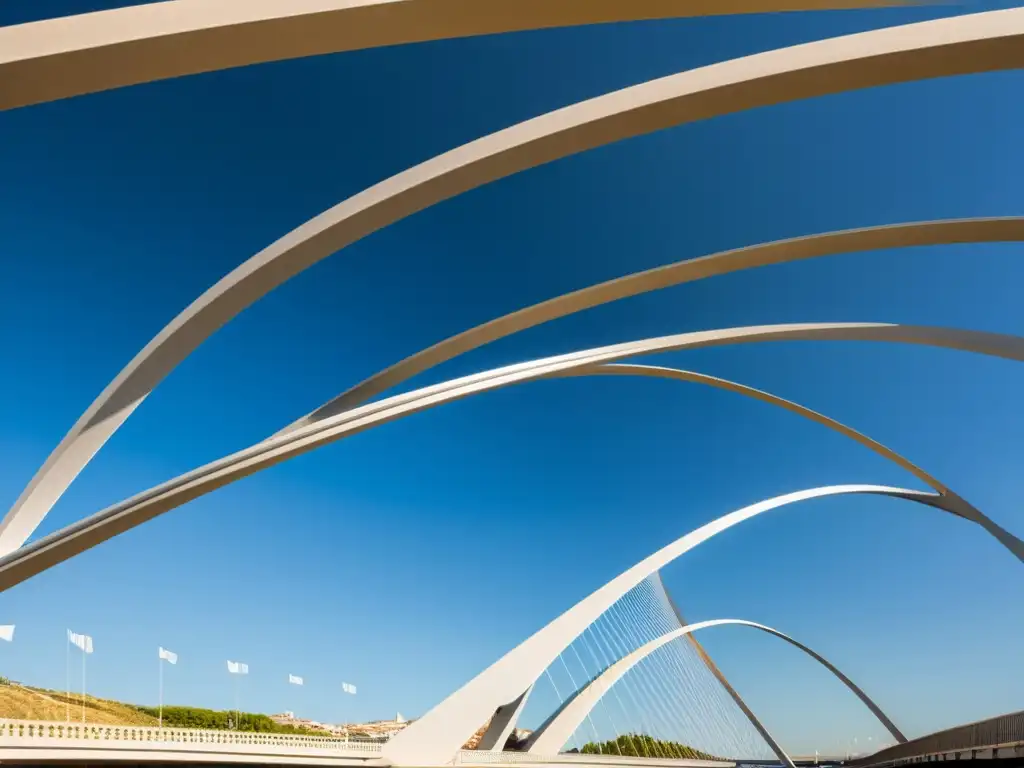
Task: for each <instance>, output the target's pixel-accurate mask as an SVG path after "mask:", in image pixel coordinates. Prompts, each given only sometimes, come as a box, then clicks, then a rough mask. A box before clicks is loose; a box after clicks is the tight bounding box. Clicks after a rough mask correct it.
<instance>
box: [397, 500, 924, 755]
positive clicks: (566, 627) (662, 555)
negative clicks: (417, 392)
mask: <svg viewBox="0 0 1024 768" xmlns="http://www.w3.org/2000/svg"><path fill="white" fill-rule="evenodd" d="M865 493H866V494H876V495H882V496H891V497H893V498H902V499H908V500H910V501H916V502H920V503H922V504H927V505H929V506H934V505H935V504H936V503H937V502H938V500H939V499H940V498H941V497H939V496H937V495H935V494H931V493H923V492H921V491H910V490H906V489H903V488H890V487H887V486H877V485H837V486H828V487H825V488H813V489H811V490H807V491H798V492H796V493H788V494H785V495H784V496H776V497H775V498H773V499H767V500H765V501H762V502H758V503H757V504H752V505H750V506H749V507H744V508H743V509H740V510H737V511H736V512H732V513H730V514H728V515H723V516H722V517H720V518H718V519H717V520H714V521H712V522H710V523H708V524H706V525H704V526H702V527H700V528H698V529H697V530H695V531H692V532H691V533H688V534H686V535H685V536H683V537H682V538H680V539H677V540H676V541H674V542H672V543H671V544H669V545H668V546H666V547H663V548H662V549H660V550H658V551H657V552H655V553H654V554H653V555H650V556H649V557H647V558H645V559H644V560H642V561H640V562H639V563H637V564H636V565H634V566H633V567H632V568H630V569H628V570H626V571H624V572H623V573H621V574H620V575H619V576H617V577H616V578H614V579H612V580H611V581H609V582H608V583H607V584H605V585H604V586H603V587H601V588H600V589H598V590H597V591H596V592H594V593H592V594H591V595H590V596H588V597H586V598H584V599H583V600H581V601H580V602H578V603H577V604H576V605H574V606H573V607H572V608H570V609H569V610H568V611H566V612H565V613H563V614H562V615H561V616H559V617H558V618H556V619H555V620H554V621H552V622H551V623H550V624H548V625H547V626H545V627H544V628H543V629H541V630H539V631H537V632H536V633H534V634H533V635H532V636H531V637H529V638H528V639H527V640H525V641H524V642H522V643H521V644H520V645H518V646H517V647H516V648H514V649H512V650H511V651H509V652H508V653H507V654H505V655H504V656H503V657H502V658H501V659H499V660H498V661H496V662H495V663H494V664H492V665H491V666H490V667H488V668H487V669H485V670H484V671H483V672H481V673H480V674H479V675H477V676H476V677H474V678H473V679H472V680H470V681H469V682H468V683H466V684H465V685H464V686H462V688H460V689H459V690H457V691H456V692H455V693H453V694H452V695H451V696H449V697H448V698H447V699H445V700H444V701H442V702H441V703H440V704H438V705H437V706H436V707H434V708H433V709H431V710H430V711H429V712H427V714H425V715H424V716H423V717H421V718H419V719H418V720H416V722H414V723H413V724H412V725H410V726H409V727H407V728H405V729H404V730H402V731H401V732H399V733H397V734H395V735H394V736H393V737H392V738H391V740H390V741H389V742H388V743H387V744H385V745H384V753H383V755H384V757H385V758H386V759H388V760H390V761H391V762H392V763H394V764H395V765H412V764H414V763H415V764H416V765H443V764H445V763H446V762H448V761H450V760H451V759H452V755H454V754H455V752H456V751H457V750H458V749H459V747H460V746H461V745H462V744H464V743H465V741H466V739H467V738H469V736H470V735H471V734H472V733H473V732H474V731H475V730H476V729H477V728H479V727H480V724H481V723H482V722H483V721H484V720H486V719H487V717H488V715H490V713H491V712H493V711H494V710H495V709H496V708H497V707H498V706H499V705H501V704H503V703H504V702H506V701H509V700H511V699H512V698H514V697H515V696H517V695H518V694H519V693H520V692H521V691H522V690H523V687H524V686H525V685H528V684H529V683H530V682H532V681H534V680H536V679H537V678H538V677H540V675H542V674H543V673H544V670H545V669H546V668H547V667H548V665H550V664H551V663H552V662H553V661H554V660H555V659H557V658H558V654H560V653H561V652H562V651H563V650H564V649H565V648H566V647H567V646H568V645H569V644H570V643H572V642H573V641H574V640H575V639H576V638H577V637H578V636H579V635H580V634H581V633H582V632H583V631H584V630H585V629H586V628H587V627H588V626H590V625H591V624H592V623H593V622H594V621H596V620H597V619H598V618H599V617H600V616H601V614H603V613H604V612H605V611H606V610H608V609H609V608H610V607H611V606H612V605H613V604H614V603H615V602H616V601H617V600H618V599H619V598H621V597H622V596H623V595H625V594H626V593H627V592H628V591H629V590H631V589H632V588H633V587H635V586H636V585H637V584H639V583H640V582H641V581H643V580H644V579H645V578H647V577H648V576H650V575H651V574H652V573H655V572H656V571H659V570H661V569H662V568H663V567H664V566H665V565H667V564H668V563H670V562H672V561H673V560H675V559H676V558H678V557H680V556H681V555H683V554H685V553H686V552H688V551H690V550H691V549H693V548H694V547H696V546H697V545H698V544H701V543H703V542H705V541H707V540H708V539H710V538H712V537H713V536H715V535H716V534H719V533H721V532H722V531H725V530H728V529H729V528H731V527H732V526H734V525H737V524H738V523H741V522H743V521H744V520H749V519H750V518H752V517H756V516H757V515H760V514H762V513H764V512H768V511H769V510H772V509H776V508H778V507H782V506H785V505H787V504H792V503H794V502H798V501H805V500H808V499H815V498H822V497H825V496H838V495H847V494H865ZM559 746H561V745H559Z"/></svg>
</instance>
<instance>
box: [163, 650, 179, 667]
mask: <svg viewBox="0 0 1024 768" xmlns="http://www.w3.org/2000/svg"><path fill="white" fill-rule="evenodd" d="M160 658H161V659H163V660H164V661H166V662H168V663H170V664H177V663H178V654H176V653H171V652H170V651H168V650H167V649H166V648H161V649H160Z"/></svg>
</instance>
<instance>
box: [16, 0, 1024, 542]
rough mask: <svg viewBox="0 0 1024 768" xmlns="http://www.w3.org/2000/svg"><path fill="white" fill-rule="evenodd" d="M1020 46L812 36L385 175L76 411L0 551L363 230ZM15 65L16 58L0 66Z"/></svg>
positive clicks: (960, 27)
mask: <svg viewBox="0 0 1024 768" xmlns="http://www.w3.org/2000/svg"><path fill="white" fill-rule="evenodd" d="M193 6H197V2H195V0H194V2H193ZM155 7H157V8H158V9H159V8H160V7H161V6H160V5H158V6H155ZM164 7H165V8H167V7H169V6H164ZM218 7H219V6H218ZM141 8H143V9H145V8H146V6H141ZM140 12H142V13H144V12H145V10H143V11H140ZM156 12H159V10H158V11H156ZM94 20H95V17H94ZM58 21H60V20H55V22H54V23H57V22H58ZM72 27H73V24H72ZM72 27H68V29H70V28H72ZM59 28H60V27H59V26H57V27H51V28H50V30H51V32H53V31H54V30H57V29H59ZM39 29H40V27H34V26H33V25H20V26H18V27H12V28H9V29H7V30H6V31H4V32H3V34H4V35H5V37H4V38H2V39H0V41H2V42H3V43H4V44H3V45H2V46H0V50H3V51H7V52H8V53H6V61H7V63H8V64H11V62H12V60H13V62H14V63H17V61H18V60H19V59H21V60H24V61H25V62H31V61H33V60H35V61H36V64H39V65H41V64H45V63H46V61H52V62H57V61H59V56H56V55H52V54H54V53H55V52H54V51H50V52H49V53H40V52H39V50H38V48H39V46H40V45H41V43H40V40H39V32H38V30H39ZM107 31H108V32H109V30H107ZM93 33H95V34H97V35H99V37H98V38H96V39H93V40H91V41H90V42H91V43H96V42H97V40H100V42H102V34H99V32H96V30H95V29H94V30H93ZM51 37H52V38H53V39H55V40H56V39H57V37H54V36H52V35H51ZM1022 43H1024V8H1016V9H1008V10H1000V11H988V12H984V13H977V14H971V15H968V16H959V17H953V18H947V19H939V20H935V21H926V22H919V23H916V24H907V25H902V26H896V27H889V28H886V29H877V30H873V31H869V32H862V33H858V34H853V35H846V36H843V37H836V38H830V39H827V40H819V41H815V42H811V43H805V44H802V45H797V46H793V47H790V48H783V49H779V50H775V51H768V52H765V53H760V54H755V55H752V56H746V57H743V58H739V59H734V60H731V61H726V62H721V63H718V64H712V65H710V66H707V67H700V68H698V69H694V70H690V71H687V72H682V73H679V74H676V75H670V76H668V77H663V78H660V79H657V80H651V81H648V82H646V83H641V84H639V85H635V86H631V87H628V88H624V89H622V90H619V91H615V92H612V93H608V94H605V95H603V96H599V97H596V98H594V99H590V100H587V101H583V102H579V103H577V104H574V105H571V106H569V107H565V108H563V109H559V110H556V111H554V112H550V113H548V114H546V115H541V116H539V117H536V118H533V119H531V120H527V121H525V122H523V123H520V124H518V125H515V126H512V127H510V128H506V129H504V130H502V131H498V132H497V133H493V134H491V135H489V136H485V137H483V138H480V139H477V140H475V141H473V142H470V143H468V144H465V145H463V146H461V147H458V148H456V149H454V150H451V151H449V152H447V153H445V154H442V155H439V156H437V157H435V158H433V159H432V160H428V161H426V162H424V163H421V164H420V165H418V166H414V167H413V168H410V169H408V170H406V171H404V172H402V173H399V174H398V175H396V176H392V177H391V178H390V179H387V180H385V181H382V182H380V183H378V184H377V185H375V186H373V187H370V188H368V189H366V190H364V191H363V192H361V193H359V194H357V195H355V196H354V197H351V198H349V199H348V200H346V201H344V202H342V203H339V204H338V205H336V206H335V207H334V208H331V209H329V210H328V211H325V212H324V213H321V214H320V215H319V216H317V217H315V218H313V219H311V220H310V221H308V222H306V223H305V224H303V225H301V226H300V227H298V228H297V229H295V230H293V231H292V232H291V233H289V234H287V235H285V236H284V237H282V238H281V239H279V240H278V241H277V242H275V243H273V244H271V245H270V246H268V247H267V248H265V249H264V250H263V251H261V252H260V253H258V254H256V255H255V256H253V257H252V258H250V259H249V260H248V261H246V262H245V263H243V264H242V265H240V266H239V267H237V268H236V269H235V270H233V271H232V272H230V273H229V274H228V275H226V276H225V277H224V278H222V279H221V280H220V281H218V282H217V283H216V284H215V285H214V286H213V287H211V288H210V289H208V290H207V291H206V292H205V293H203V294H202V295H201V296H200V297H199V298H198V299H196V300H195V301H194V302H193V303H192V304H190V305H189V306H188V307H187V308H186V309H185V310H183V311H182V312H181V313H180V314H179V315H178V316H177V317H176V318H175V319H174V320H172V321H171V323H170V324H168V325H167V326H166V327H165V328H164V329H163V330H162V331H161V332H160V333H159V334H157V336H156V337H154V338H153V339H152V340H151V341H150V342H149V343H148V344H147V345H146V346H145V347H144V348H143V349H142V350H141V351H140V352H139V353H138V354H137V355H136V356H135V358H133V360H132V361H130V362H129V363H128V365H127V366H125V368H123V369H122V370H121V372H120V373H119V374H118V376H117V377H116V378H115V379H114V380H113V381H112V382H111V383H110V384H109V385H108V386H107V387H106V389H104V391H103V392H102V393H100V395H99V397H97V399H96V400H95V401H94V402H93V403H92V405H90V406H89V408H88V409H87V410H86V411H85V413H83V414H82V416H81V417H79V420H78V421H77V422H76V423H75V425H74V426H73V427H72V428H71V430H70V431H69V432H68V434H67V435H66V436H65V437H64V438H63V439H62V440H61V442H60V443H59V444H58V446H57V447H56V448H55V449H54V451H53V452H52V453H51V454H50V456H49V457H48V458H47V460H46V461H45V462H44V464H43V466H42V467H41V468H40V469H39V470H38V471H37V473H36V475H35V476H34V477H33V478H32V480H31V481H30V482H29V485H28V486H27V487H26V488H25V490H24V491H23V493H22V494H21V495H20V496H19V498H18V499H17V501H16V502H15V504H14V506H13V507H12V508H11V510H10V511H9V512H8V513H7V516H6V517H5V518H4V520H3V521H2V522H0V553H7V552H10V551H12V550H15V549H17V548H18V547H20V546H21V545H22V544H23V543H24V542H25V541H26V540H27V539H28V537H29V536H30V535H31V533H32V531H34V530H35V528H36V527H37V526H38V525H39V523H40V522H41V521H42V519H43V518H44V517H45V515H46V514H47V513H48V512H49V510H50V508H51V507H52V506H53V504H54V503H56V501H57V499H59V498H60V496H61V495H62V494H63V493H64V491H65V490H66V489H67V487H68V485H70V483H71V482H72V481H73V480H74V478H75V477H76V476H77V475H78V473H79V472H80V471H81V470H82V468H83V467H84V466H85V465H86V464H87V463H88V462H89V461H90V460H91V458H92V457H93V456H94V455H95V453H96V452H97V451H98V450H99V449H100V448H102V446H103V445H104V444H105V443H106V441H107V440H108V439H109V438H110V437H111V435H113V434H114V432H116V431H117V429H118V428H119V427H120V426H121V424H123V423H124V421H125V420H126V419H127V418H128V417H129V416H130V415H131V413H132V412H133V411H134V409H135V408H136V407H138V405H139V404H140V403H141V402H142V400H143V399H145V397H146V396H147V395H148V394H149V393H150V392H151V391H152V390H153V388H154V387H156V386H157V385H158V384H159V383H160V382H161V381H162V380H163V379H164V378H165V377H166V376H167V375H168V374H169V373H170V372H171V371H172V370H173V369H174V368H175V367H176V366H177V365H178V364H179V363H180V362H181V361H182V360H184V359H185V358H186V357H187V356H188V355H189V354H191V353H192V351H194V350H195V349H196V348H197V347H198V346H199V345H200V344H201V343H202V342H203V341H204V340H205V339H207V338H208V337H209V336H210V335H212V334H213V333H214V332H215V331H216V330H217V329H218V328H220V326H222V325H223V324H225V323H227V322H228V321H229V320H231V319H232V318H233V317H235V316H236V315H237V314H238V313H239V312H241V311H242V310H244V309H245V308H246V307H248V306H250V305H251V304H252V303H254V302H255V301H257V300H259V299H260V298H261V297H262V296H264V295H265V294H266V293H268V292H269V291H271V290H273V289H274V288H276V287H277V286H278V285H281V284H282V283H284V282H286V281H287V280H288V279H290V278H291V277H293V276H294V275H296V274H298V273H299V272H301V271H303V270H305V269H306V268H308V267H310V266H312V265H313V264H315V263H316V262H318V261H320V260H321V259H324V258H326V257H327V256H329V255H330V254H332V253H334V252H335V251H337V250H339V249H341V248H344V247H345V246H347V245H350V244H351V243H353V242H355V241H357V240H359V239H361V238H363V237H365V236H366V235H368V234H370V233H371V232H374V231H376V230H378V229H380V228H382V227H384V226H387V225H388V224H391V223H394V222H395V221H398V220H400V219H402V218H405V217H407V216H409V215H412V214H413V213H416V212H418V211H420V210H423V209H425V208H427V207H430V206H431V205H434V204H436V203H438V202H441V201H443V200H446V199H448V198H451V197H454V196H456V195H459V194H461V193H462V192H466V191H468V190H470V189H474V188H476V187H480V186H483V185H484V184H487V183H489V182H491V181H495V180H497V179H500V178H504V177H506V176H509V175H512V174H514V173H517V172H519V171H522V170H526V169H528V168H532V167H535V166H538V165H542V164H545V163H548V162H551V161H553V160H557V159H560V158H562V157H567V156H569V155H572V154H575V153H578V152H582V151H585V150H587V149H592V148H594V147H598V146H603V145H606V144H609V143H612V142H615V141H618V140H621V139H625V138H630V137H633V136H639V135H642V134H645V133H650V132H653V131H656V130H660V129H663V128H667V127H671V126H674V125H681V124H684V123H687V122H692V121H695V120H702V119H707V118H710V117H715V116H718V115H724V114H729V113H734V112H739V111H743V110H745V109H750V108H753V107H760V106H768V105H771V104H779V103H783V102H787V101H793V100H797V99H804V98H811V97H814V96H822V95H826V94H831V93H839V92H844V91H848V90H853V89H859V88H866V87H871V86H878V85H888V84H892V83H898V82H907V81H913V80H923V79H928V78H936V77H943V76H949V75H960V74H969V73H978V72H987V71H994V70H1002V69H1014V68H1019V67H1021V66H1024V44H1022ZM126 45H128V44H126ZM72 47H73V46H72ZM128 47H130V45H129V46H128ZM56 53H59V51H57V52H56ZM51 55H52V56H51ZM48 57H50V58H48ZM101 58H102V57H101ZM2 62H3V60H0V63H2ZM26 66H27V64H26ZM225 66H230V62H227V63H225ZM213 68H216V67H213ZM12 71H13V72H16V68H15V69H14V70H10V69H9V70H8V74H11V72H12ZM23 71H24V70H23ZM44 74H45V70H44ZM147 77H149V76H148V75H147ZM22 79H23V78H22V77H15V76H13V74H12V75H11V76H9V77H5V78H3V80H0V82H3V83H5V86H4V87H5V88H13V87H14V86H13V85H11V84H12V83H14V82H18V81H20V80H22ZM144 79H145V78H144ZM150 79H151V78H150ZM14 101H15V103H17V99H15V100H14Z"/></svg>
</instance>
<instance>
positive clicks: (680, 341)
mask: <svg viewBox="0 0 1024 768" xmlns="http://www.w3.org/2000/svg"><path fill="white" fill-rule="evenodd" d="M792 340H846V341H852V340H858V341H888V342H902V343H907V344H922V345H926V346H934V347H945V348H948V349H961V350H964V351H971V352H977V353H980V354H987V355H993V356H996V357H1004V358H1008V359H1011V360H1024V339H1022V338H1018V337H1015V336H1006V335H1003V334H996V333H986V332H981V331H965V330H962V329H956V328H937V327H928V326H913V325H891V324H885V323H793V324H788V325H766V326H748V327H744V328H728V329H718V330H714V331H697V332H693V333H683V334H678V335H676V336H663V337H660V338H655V339H644V340H643V341H633V342H628V343H625V344H613V345H611V346H607V347H598V348H596V349H590V350H585V351H582V352H572V353H569V354H566V355H558V356H555V357H549V358H544V359H541V360H533V361H530V362H527V363H517V364H515V365H509V366H505V367H503V368H497V369H494V370H490V371H485V372H483V373H477V374H473V375H470V376H463V377H461V378H458V379H453V380H451V381H446V382H443V383H441V384H435V385H432V386H429V387H423V388H422V389H418V390H415V391H413V392H407V393H404V394H400V395H394V396H392V397H390V398H387V399H384V400H379V401H376V402H373V403H368V404H366V405H363V406H360V407H359V408H355V409H353V410H351V411H345V412H344V413H341V414H339V415H338V416H336V417H333V418H331V419H326V420H324V421H322V422H317V423H316V424H312V425H310V426H308V427H303V428H302V429H298V430H295V431H294V432H290V433H288V434H286V435H281V436H278V437H273V438H269V439H267V440H264V441H262V442H260V443H257V444H256V445H253V446H250V447H249V448H246V449H245V450H243V451H239V452H238V453H234V454H232V455H230V456H225V457H224V458H221V459H218V460H217V461H213V462H211V463H209V464H206V465H204V466H202V467H199V468H197V469H194V470H192V471H191V472H186V473H185V474H183V475H179V476H178V477H176V478H174V479H172V480H169V481H167V482H165V483H162V484H161V485H158V486H156V487H154V488H151V489H149V490H147V491H144V492H142V493H140V494H137V495H136V496H134V497H132V498H130V499H127V500H125V501H122V502H120V503H118V504H114V505H113V506H110V507H108V508H107V509H105V510H103V511H102V512H98V513H96V514H94V515H91V516H90V517H88V518H86V519H84V520H81V521H79V522H77V523H74V524H72V525H69V526H67V527H66V528H64V529H62V530H60V531H57V532H56V533H53V534H51V535H49V536H47V537H45V538H43V539H40V540H39V541H37V542H34V543H32V544H29V545H28V546H25V547H22V548H21V549H19V550H15V551H14V552H12V553H10V554H8V555H6V556H4V557H0V591H3V590H5V589H9V588H10V587H12V586H14V585H15V584H18V583H20V582H22V581H24V580H25V579H28V578H31V577H32V576H34V575H35V574H37V573H40V572H41V571H44V570H46V569H47V568H49V567H51V566H53V565H55V564H57V563H60V562H63V561H64V560H67V559H68V558H71V557H74V556H75V555H76V554H78V553H79V552H83V551H85V550H86V549H90V548H92V547H94V546H96V545H97V544H100V543H102V542H104V541H106V540H107V539H110V538H112V537H114V536H117V535H118V534H120V533H123V532H124V531H127V530H129V529H131V528H134V527H135V526H137V525H141V524H142V523H144V522H146V521H147V520H150V519H152V518H154V517H156V516H157V515H161V514H163V513H164V512H167V511H169V510H171V509H175V508H177V507H179V506H181V505H182V504H184V503H186V502H188V501H191V500H192V499H195V498H198V497H199V496H202V495H204V494H206V493H209V492H210V491H213V490H216V489H217V488H220V487H221V486H224V485H227V484H229V483H232V482H235V481H236V480H239V479H241V478H243V477H247V476H249V475H251V474H253V473H255V472H258V471H260V470H261V469H264V468H266V467H269V466H273V465H274V464H277V463H279V462H282V461H285V460H287V459H289V458H291V457H293V456H298V455H300V454H302V453H306V452H307V451H311V450H313V449H315V448H317V447H319V446H321V445H326V444H328V443H331V442H333V441H335V440H339V439H342V438H344V437H348V436H351V435H354V434H358V433H359V432H362V431H363V430H366V429H370V428H372V427H374V426H377V425H380V424H385V423H388V422H390V421H393V420H395V419H399V418H402V417H403V416H407V415H411V414H413V413H418V412H420V411H423V410H426V409H428V408H432V407H434V406H436V405H442V404H444V403H448V402H453V401H456V400H459V399H461V398H464V397H469V396H470V395H474V394H477V393H480V392H487V391H490V390H493V389H499V388H501V387H505V386H509V385H512V384H517V383H521V382H526V381H533V380H536V379H541V378H546V377H549V376H554V375H556V374H559V373H562V372H565V371H569V370H572V369H574V368H582V367H585V366H588V365H594V364H599V363H604V362H611V361H614V360H621V359H626V358H629V357H636V356H638V355H645V354H653V353H656V352H671V351H676V350H682V349H695V348H700V347H709V346H719V345H725V344H741V343H749V342H755V341H758V342H760V341H792ZM930 498H933V499H934V500H933V502H932V506H935V507H938V508H941V509H944V510H946V511H949V512H953V513H954V514H962V512H963V510H961V509H960V508H959V507H957V506H956V499H955V498H950V497H949V496H946V495H936V496H934V497H930ZM977 514H978V515H979V517H978V519H977V520H976V522H978V523H979V524H980V525H982V527H984V528H985V530H987V531H988V532H989V533H990V534H992V536H994V537H995V538H996V539H997V540H998V541H999V542H1000V543H1001V544H1003V546H1005V547H1006V548H1007V549H1008V550H1009V551H1010V552H1011V553H1013V554H1014V555H1015V556H1016V557H1017V558H1018V559H1019V560H1021V561H1024V542H1022V541H1021V540H1020V539H1018V538H1016V537H1015V536H1014V535H1013V534H1011V533H1010V532H1008V531H1006V530H1004V529H1002V528H1001V527H1000V526H998V525H997V524H996V523H995V522H993V521H992V520H990V519H989V518H987V517H985V516H983V515H981V513H980V512H979V513H977ZM962 516H966V515H962ZM972 519H974V518H972ZM520 693H522V691H521V690H520V691H517V692H516V694H515V695H516V696H518V695H519V694H520ZM513 698H514V697H513ZM511 700H512V699H511V698H510V699H508V700H506V701H511ZM502 703H505V702H502Z"/></svg>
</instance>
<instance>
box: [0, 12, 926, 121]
mask: <svg viewBox="0 0 1024 768" xmlns="http://www.w3.org/2000/svg"><path fill="white" fill-rule="evenodd" d="M906 4H907V3H906V2H901V0H893V1H892V2H886V1H885V0H629V1H628V2H623V1H622V0H585V2H580V1H579V0H488V2H486V3H481V2H478V1H477V0H246V2H244V3H238V2H232V0H220V2H217V1H215V0H176V1H175V2H162V3H153V4H151V5H144V6H140V7H130V8H118V9H115V10H109V11H100V12H98V13H86V14H81V15H78V16H65V17H63V18H57V19H47V20H45V21H37V22H33V23H29V24H20V25H17V26H12V27H6V28H0V109H11V108H13V107H21V106H26V105H29V104H38V103H41V102H45V101H53V100H55V99H64V98H67V97H69V96H77V95H79V94H84V93H95V92H97V91H105V90H108V89H111V88H121V87H123V86H126V85H136V84H138V83H146V82H152V81H154V80H165V79H167V78H171V77H180V76H181V75H192V74H198V73H200V72H213V71H216V70H221V69H230V68H233V67H243V66H246V65H249V64H259V63H262V62H268V61H282V60H284V59H297V58H303V57H306V56H317V55H320V54H325V53H340V52H342V51H355V50H361V49H365V48H378V47H381V46H386V45H400V44H404V43H417V42H424V41H428V40H443V39H448V38H456V37H472V36H476V35H491V34H495V33H499V32H518V31H523V30H530V29H547V28H551V27H568V26H578V25H583V24H602V23H608V22H615V21H636V20H642V19H667V18H679V17H686V16H719V15H729V14H740V13H764V12H767V11H791V10H825V9H834V8H872V7H880V6H887V5H906Z"/></svg>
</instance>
